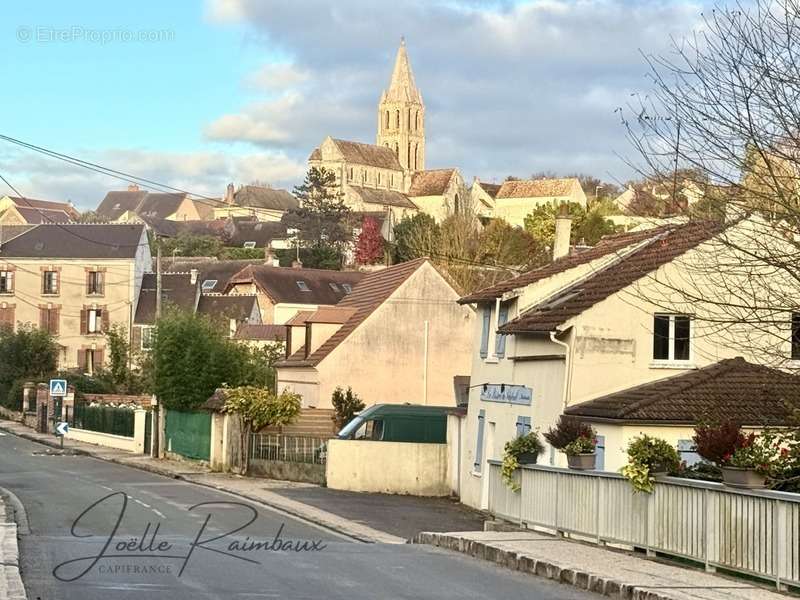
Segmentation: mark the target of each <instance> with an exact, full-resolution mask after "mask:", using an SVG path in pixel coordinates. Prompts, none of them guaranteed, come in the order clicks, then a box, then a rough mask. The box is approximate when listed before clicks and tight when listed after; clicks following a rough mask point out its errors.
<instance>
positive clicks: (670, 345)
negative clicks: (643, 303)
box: [650, 313, 694, 368]
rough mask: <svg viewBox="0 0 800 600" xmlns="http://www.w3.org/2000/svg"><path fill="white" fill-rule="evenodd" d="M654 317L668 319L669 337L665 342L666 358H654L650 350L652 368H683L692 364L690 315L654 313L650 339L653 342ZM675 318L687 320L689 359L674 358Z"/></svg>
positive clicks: (691, 323) (692, 334)
mask: <svg viewBox="0 0 800 600" xmlns="http://www.w3.org/2000/svg"><path fill="white" fill-rule="evenodd" d="M656 317H669V337H668V340H667V358H655V357H654V356H652V350H651V357H650V358H651V361H652V362H651V363H650V366H652V367H671V366H679V367H681V368H685V367H686V366H687V365H691V364H692V363H693V362H694V344H693V341H694V324H693V322H692V321H693V320H692V315H687V314H685V313H655V314H654V315H653V332H652V339H653V341H655V336H656V332H655V319H656ZM676 317H686V318H687V319H689V358H675V319H676Z"/></svg>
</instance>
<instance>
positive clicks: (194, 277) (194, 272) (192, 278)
mask: <svg viewBox="0 0 800 600" xmlns="http://www.w3.org/2000/svg"><path fill="white" fill-rule="evenodd" d="M198 273H199V271H198V270H197V269H192V270H190V271H189V281H191V282H192V285H197V275H198Z"/></svg>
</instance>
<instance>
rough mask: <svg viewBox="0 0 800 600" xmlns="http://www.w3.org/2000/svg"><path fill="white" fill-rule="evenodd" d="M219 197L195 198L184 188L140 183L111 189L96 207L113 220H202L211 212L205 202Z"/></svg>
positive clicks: (212, 202)
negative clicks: (174, 189) (160, 188)
mask: <svg viewBox="0 0 800 600" xmlns="http://www.w3.org/2000/svg"><path fill="white" fill-rule="evenodd" d="M217 202H218V201H214V200H207V199H192V198H189V196H188V194H186V193H184V192H174V193H173V192H169V193H168V192H148V191H144V190H140V189H139V186H138V185H135V184H133V185H129V186H128V189H127V190H125V191H111V192H108V193H107V194H106V195H105V198H103V200H102V201H101V202H100V204H99V205H98V207H97V210H96V212H97V215H98V216H99V217H100V218H102V219H105V220H107V221H109V222H111V223H142V222H148V223H149V222H150V221H161V220H170V221H202V220H205V219H204V216H208V210H207V207H206V205H208V204H209V203H210V204H211V205H213V206H216V204H217Z"/></svg>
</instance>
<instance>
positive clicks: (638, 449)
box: [622, 434, 681, 494]
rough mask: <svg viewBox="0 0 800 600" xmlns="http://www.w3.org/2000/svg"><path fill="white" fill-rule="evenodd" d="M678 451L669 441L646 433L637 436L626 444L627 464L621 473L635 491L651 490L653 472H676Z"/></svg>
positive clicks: (678, 463) (678, 464)
mask: <svg viewBox="0 0 800 600" xmlns="http://www.w3.org/2000/svg"><path fill="white" fill-rule="evenodd" d="M680 463H681V461H680V456H679V455H678V451H677V450H676V449H675V448H673V447H672V446H670V444H669V442H667V441H665V440H662V439H660V438H657V437H651V436H649V435H646V434H642V435H640V436H637V437H635V438H633V440H631V442H630V443H629V444H628V464H627V465H625V466H624V467H622V474H623V475H624V476H625V477H626V478H627V479H628V480H629V481H630V482H631V485H633V488H634V489H635V490H636V491H637V492H646V493H648V494H649V493H650V492H652V491H653V481H654V478H653V475H652V474H653V473H658V472H661V471H666V472H667V473H676V472H677V471H678V469H679V467H680Z"/></svg>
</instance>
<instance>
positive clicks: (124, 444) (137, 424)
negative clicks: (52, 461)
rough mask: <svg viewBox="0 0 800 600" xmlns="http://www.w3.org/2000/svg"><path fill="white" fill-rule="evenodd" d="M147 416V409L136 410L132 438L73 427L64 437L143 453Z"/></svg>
mask: <svg viewBox="0 0 800 600" xmlns="http://www.w3.org/2000/svg"><path fill="white" fill-rule="evenodd" d="M146 416H147V411H146V410H135V411H134V417H133V419H134V420H133V437H132V438H129V437H125V436H122V435H112V434H110V433H101V432H99V431H89V430H88V429H76V428H73V427H71V428H70V429H69V432H68V433H67V435H66V436H64V437H65V438H66V439H69V440H77V441H79V442H87V443H89V444H97V445H98V446H107V447H108V448H117V449H118V450H127V451H128V452H135V453H137V454H143V453H144V451H145V448H144V429H145V418H146ZM148 451H149V449H148Z"/></svg>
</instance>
